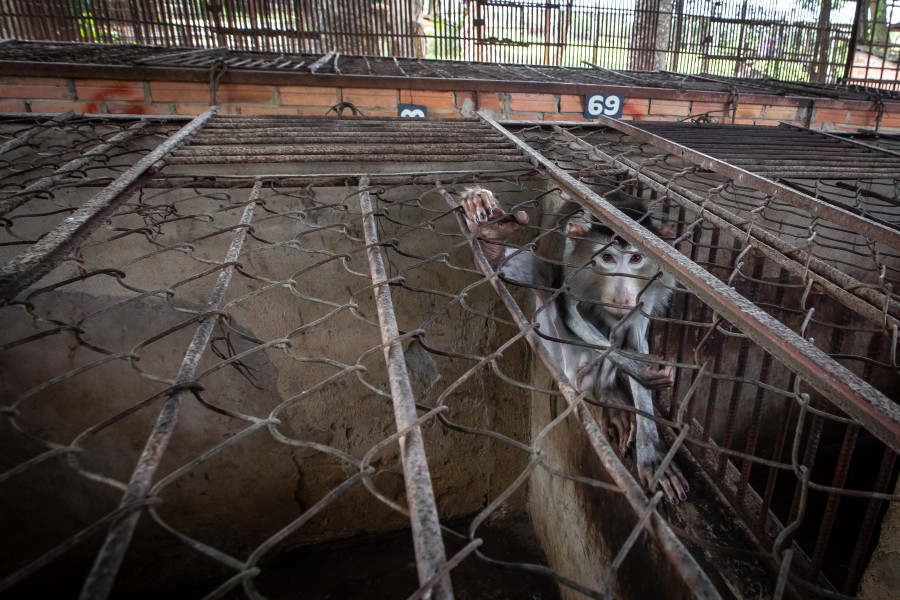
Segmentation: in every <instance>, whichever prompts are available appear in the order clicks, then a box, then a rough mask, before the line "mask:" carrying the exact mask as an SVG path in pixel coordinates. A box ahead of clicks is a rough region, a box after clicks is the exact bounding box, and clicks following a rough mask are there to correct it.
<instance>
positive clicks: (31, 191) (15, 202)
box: [0, 122, 144, 217]
mask: <svg viewBox="0 0 900 600" xmlns="http://www.w3.org/2000/svg"><path fill="white" fill-rule="evenodd" d="M143 125H144V123H143V122H139V123H136V124H134V125H132V126H131V127H129V128H128V129H127V130H126V131H122V132H120V133H118V134H116V135H114V136H113V137H111V138H110V139H109V141H108V142H105V143H103V144H99V145H97V146H94V147H93V148H91V149H90V150H88V151H87V152H85V153H84V154H82V155H81V158H76V159H75V160H73V161H71V162H69V163H67V164H65V165H63V166H61V167H60V168H58V169H57V170H56V171H54V173H53V175H49V176H47V177H43V178H41V179H39V180H38V181H35V182H34V183H32V184H31V185H29V186H28V187H27V188H25V189H24V190H21V191H19V192H15V193H14V194H13V197H12V198H7V199H6V200H2V201H0V217H2V216H3V215H5V214H7V213H9V212H10V211H13V210H15V209H17V208H19V207H20V206H22V205H24V204H26V203H27V202H28V201H29V200H31V198H32V197H34V195H35V194H39V193H40V192H44V191H47V190H49V189H50V188H51V187H53V186H54V185H56V184H57V183H59V182H61V181H62V180H64V179H65V178H66V177H68V176H69V175H70V174H72V173H74V172H76V171H78V170H80V169H81V168H82V167H84V166H85V165H87V164H89V163H90V162H91V161H92V160H93V158H94V156H96V155H98V154H102V153H104V152H106V151H107V150H109V149H110V148H113V147H114V146H115V145H116V144H120V143H122V142H125V141H128V140H129V139H131V138H132V137H134V136H136V135H137V134H138V133H140V132H141V128H142V127H143Z"/></svg>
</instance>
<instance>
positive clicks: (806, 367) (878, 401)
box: [478, 112, 900, 451]
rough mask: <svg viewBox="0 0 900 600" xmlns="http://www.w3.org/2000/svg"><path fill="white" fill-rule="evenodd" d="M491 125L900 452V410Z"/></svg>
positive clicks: (485, 117)
mask: <svg viewBox="0 0 900 600" xmlns="http://www.w3.org/2000/svg"><path fill="white" fill-rule="evenodd" d="M478 114H479V117H480V118H482V119H483V120H484V121H485V122H486V123H488V124H490V125H491V126H492V127H494V128H495V129H497V131H500V132H501V133H503V134H504V135H506V136H507V138H508V139H510V140H511V141H513V142H514V143H515V144H516V145H518V146H519V148H521V150H522V152H524V153H525V154H526V156H528V157H529V159H530V160H531V162H532V163H533V164H534V165H535V166H536V167H538V168H539V169H542V170H544V171H545V172H546V173H547V175H548V177H550V178H551V179H552V180H553V181H554V182H556V183H557V184H558V185H559V186H560V187H561V189H562V190H563V191H564V192H566V193H567V194H569V195H570V196H571V197H572V198H574V199H577V200H578V201H579V202H580V203H581V204H582V205H584V206H585V207H587V208H588V209H590V210H591V212H593V213H594V214H595V215H597V216H598V217H600V218H602V220H603V221H604V222H605V223H606V224H607V225H609V226H610V227H611V228H612V229H613V230H614V231H615V232H616V233H618V234H619V235H622V236H623V237H624V238H625V239H626V240H627V241H628V242H629V243H631V244H633V245H634V246H635V247H636V248H638V249H639V250H641V251H642V252H643V253H645V254H649V255H651V256H654V257H657V258H658V259H659V260H661V261H662V263H663V265H664V266H665V267H666V268H667V270H668V271H670V272H671V273H672V274H673V275H674V276H675V277H676V279H678V281H679V282H680V283H681V284H682V285H684V286H685V287H686V288H687V289H688V290H689V291H691V292H692V293H694V294H695V295H697V296H698V297H699V298H700V299H701V300H702V301H703V302H705V303H706V304H708V305H709V306H710V307H711V308H712V309H713V310H715V311H716V312H717V313H719V314H720V315H722V316H723V317H725V318H726V319H728V321H730V322H731V323H732V324H733V325H734V326H735V327H737V328H738V329H740V330H741V331H743V332H744V333H746V334H747V335H748V336H750V338H751V339H753V341H754V342H756V343H757V344H759V345H760V346H761V347H762V348H763V349H765V350H766V351H767V352H769V353H771V354H773V355H774V356H775V357H776V358H778V360H780V361H781V362H782V363H783V364H784V365H785V366H787V367H788V368H789V369H791V370H792V371H794V372H795V373H797V374H798V375H799V376H800V377H802V378H803V379H805V380H806V381H807V382H808V383H809V384H810V385H812V386H813V387H814V388H815V389H816V390H817V391H819V392H820V393H821V394H822V395H823V396H825V397H826V398H828V399H829V400H830V401H831V402H832V403H833V404H834V405H835V406H837V407H839V408H840V409H841V410H843V411H844V412H846V413H847V414H848V415H850V416H851V417H852V418H854V419H856V420H857V421H859V422H860V423H861V424H862V425H863V426H865V427H866V428H867V429H868V430H869V431H871V432H872V434H873V435H875V436H876V437H878V438H879V439H880V440H881V441H883V442H884V443H885V444H887V445H888V446H889V447H890V448H892V449H893V450H895V451H898V450H900V406H898V405H897V404H896V403H894V402H893V401H891V400H890V399H889V398H887V397H886V396H884V395H883V394H882V393H881V392H879V391H878V390H876V389H875V388H873V387H872V386H870V385H869V384H868V383H866V382H864V381H862V380H861V379H860V378H859V377H857V376H856V375H854V374H853V373H852V372H850V371H849V370H848V369H846V368H845V367H843V366H842V365H840V364H839V363H837V362H836V361H835V360H833V359H832V358H831V357H830V356H828V355H827V354H826V353H824V352H822V351H821V350H819V349H818V348H816V347H815V346H814V345H813V344H811V343H809V342H808V341H806V340H805V339H803V338H802V337H800V336H799V335H797V334H796V333H794V332H793V331H791V330H790V329H788V328H787V327H786V326H785V325H783V324H782V323H780V322H779V321H777V320H775V319H774V318H772V317H771V316H770V315H768V314H767V313H766V312H765V311H763V310H761V309H759V308H758V307H757V306H755V305H754V304H753V303H752V302H750V301H749V300H747V299H746V298H744V297H743V296H741V295H740V294H738V293H737V292H736V291H735V290H733V289H732V288H730V287H728V286H727V285H725V284H724V283H723V282H722V281H720V280H719V279H717V278H716V277H714V276H713V275H712V274H710V273H709V272H707V271H706V270H705V269H703V268H702V267H700V266H698V265H696V264H695V263H693V262H692V261H691V260H690V259H688V258H687V257H685V256H684V255H683V254H681V253H680V252H678V251H677V250H675V249H674V248H672V247H671V246H669V245H668V244H666V243H665V242H663V241H662V240H661V239H659V238H658V237H656V236H654V235H650V234H649V233H648V232H646V230H645V229H644V228H643V227H641V226H639V225H638V224H637V223H635V221H634V220H632V219H631V218H629V217H628V216H626V215H625V214H624V213H622V212H621V211H620V210H618V209H617V208H616V207H614V206H613V205H612V204H610V203H609V202H607V201H606V200H604V199H603V198H602V197H600V196H599V195H597V194H596V193H595V192H593V191H592V190H591V189H590V188H589V187H587V186H586V185H584V184H583V183H581V182H580V181H578V180H577V179H575V178H574V177H572V176H571V175H569V174H568V173H566V172H565V170H563V169H562V168H560V167H559V166H558V165H556V164H555V163H553V162H552V161H550V160H549V159H547V158H545V157H544V156H542V155H541V154H539V153H538V152H536V151H535V150H534V149H532V148H531V147H529V146H528V145H527V144H525V143H524V142H523V141H521V140H520V139H519V138H517V137H516V136H515V135H513V134H512V133H510V132H509V131H507V130H506V129H504V128H503V127H502V126H500V125H499V124H498V123H497V122H496V121H494V120H493V119H492V118H491V117H490V116H488V115H486V114H485V113H483V112H480V113H478Z"/></svg>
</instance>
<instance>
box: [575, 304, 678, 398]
mask: <svg viewBox="0 0 900 600" xmlns="http://www.w3.org/2000/svg"><path fill="white" fill-rule="evenodd" d="M565 299H566V315H565V320H566V325H568V326H569V329H571V330H572V333H574V334H575V335H577V336H578V337H579V338H580V339H581V340H583V341H585V342H588V343H589V344H594V345H595V346H600V347H601V348H608V347H609V346H610V342H609V340H608V339H607V338H606V336H605V335H603V334H602V333H600V331H599V330H598V329H597V328H596V327H595V326H594V325H593V323H591V322H590V321H587V320H586V319H585V318H584V317H583V316H582V314H581V312H579V310H578V301H577V300H576V299H575V298H572V297H571V296H569V295H568V294H565ZM632 318H637V317H632ZM641 318H644V320H645V321H646V318H645V317H641ZM645 328H646V326H645ZM644 345H645V346H646V343H645V344H644ZM641 352H642V353H643V354H647V351H646V350H642V351H641ZM607 358H608V359H609V360H610V361H611V362H612V363H613V364H614V365H615V366H616V367H618V368H620V369H622V370H623V371H625V372H626V373H628V374H629V375H630V376H631V377H633V378H634V379H636V380H637V381H638V383H640V384H641V385H642V386H644V387H646V388H649V389H651V390H654V389H662V388H667V387H669V386H670V385H672V380H673V373H672V368H671V367H668V366H666V367H662V368H660V369H656V368H654V367H653V366H652V365H649V364H646V363H643V362H640V361H637V360H634V359H633V358H629V357H627V356H623V355H622V354H621V353H619V352H616V351H615V350H613V351H612V352H610V353H609V354H608V355H607Z"/></svg>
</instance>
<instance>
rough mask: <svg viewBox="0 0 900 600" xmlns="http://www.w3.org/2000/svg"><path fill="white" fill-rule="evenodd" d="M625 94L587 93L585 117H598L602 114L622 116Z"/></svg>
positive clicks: (615, 116)
mask: <svg viewBox="0 0 900 600" xmlns="http://www.w3.org/2000/svg"><path fill="white" fill-rule="evenodd" d="M623 104H625V94H585V95H584V118H585V119H596V118H597V117H599V116H600V115H603V116H604V117H610V118H611V119H618V118H619V117H621V116H622V105H623Z"/></svg>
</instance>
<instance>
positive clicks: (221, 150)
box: [175, 140, 521, 159]
mask: <svg viewBox="0 0 900 600" xmlns="http://www.w3.org/2000/svg"><path fill="white" fill-rule="evenodd" d="M443 146H449V147H443ZM479 152H480V153H486V152H491V153H496V154H498V155H515V156H516V157H518V158H521V154H520V153H519V151H518V150H516V149H515V148H510V147H509V145H508V144H505V143H480V144H479V143H467V144H462V143H454V144H442V147H441V148H440V153H442V154H444V155H447V156H454V155H458V154H460V155H469V154H475V153H479ZM373 153H375V154H378V155H384V156H389V155H392V154H399V155H401V156H411V155H415V153H413V152H410V144H400V143H386V142H375V143H373V142H368V141H366V140H358V141H357V142H356V143H349V144H338V143H335V144H324V145H323V144H291V145H288V144H284V145H281V144H279V145H274V144H267V145H261V144H255V145H250V144H248V145H242V146H190V147H187V148H182V149H181V150H179V151H178V152H177V153H175V157H178V158H181V157H184V158H187V157H211V156H227V157H237V158H240V159H246V158H250V157H259V156H265V157H269V156H316V155H330V154H334V155H356V154H359V155H362V156H363V157H365V156H366V155H368V154H373Z"/></svg>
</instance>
